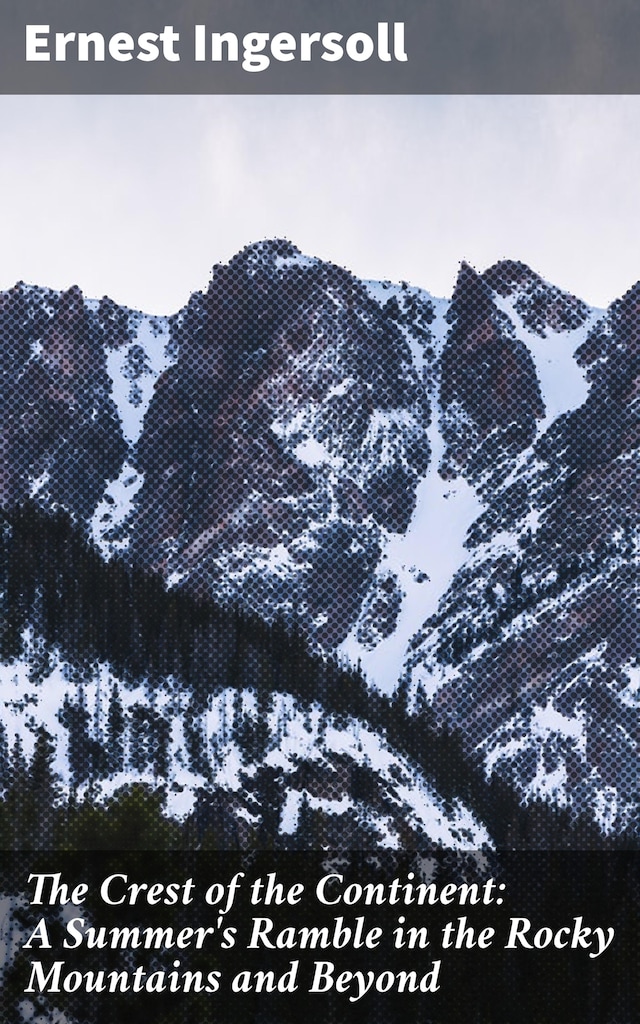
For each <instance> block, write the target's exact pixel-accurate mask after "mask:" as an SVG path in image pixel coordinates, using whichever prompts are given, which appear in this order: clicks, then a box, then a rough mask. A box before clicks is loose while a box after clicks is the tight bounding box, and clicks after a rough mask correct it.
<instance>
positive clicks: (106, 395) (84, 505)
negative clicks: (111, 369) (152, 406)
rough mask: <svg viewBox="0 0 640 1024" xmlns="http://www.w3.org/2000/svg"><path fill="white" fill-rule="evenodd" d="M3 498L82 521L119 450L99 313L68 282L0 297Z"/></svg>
mask: <svg viewBox="0 0 640 1024" xmlns="http://www.w3.org/2000/svg"><path fill="white" fill-rule="evenodd" d="M0 332H1V334H2V338H3V345H2V363H3V365H2V378H1V380H0V387H1V388H2V395H1V398H0V400H1V401H2V404H3V407H4V408H5V410H6V412H7V414H6V415H5V418H4V425H3V428H2V440H1V446H2V449H3V454H4V459H3V468H2V477H1V478H0V488H1V492H2V500H3V504H5V505H11V504H15V503H16V502H19V501H21V500H23V499H24V498H25V497H26V496H27V495H28V494H29V493H30V492H31V493H35V494H37V496H38V498H39V499H40V500H42V501H43V502H44V503H46V504H48V505H56V506H61V507H63V508H66V509H68V510H69V511H71V512H73V513H74V514H75V515H76V516H78V518H79V519H81V520H84V519H86V518H87V517H88V516H89V515H90V514H91V512H92V511H93V509H94V508H95V505H96V503H97V501H98V499H99V497H100V496H101V494H102V493H103V491H104V487H105V481H106V480H109V479H110V478H112V477H114V476H116V475H117V473H118V471H119V468H120V465H121V463H122V459H123V458H124V454H125V446H124V441H123V437H122V432H121V429H120V424H119V422H118V415H117V411H116V407H115V405H114V403H113V401H112V400H111V397H110V392H111V381H110V380H109V378H108V376H107V371H106V362H105V353H104V350H103V347H102V344H101V338H100V333H101V332H100V322H99V319H98V318H97V317H95V316H93V315H92V313H91V312H90V311H89V310H88V309H87V308H86V306H85V302H84V299H83V296H82V293H81V292H80V290H79V289H78V288H70V289H69V291H67V292H63V293H62V294H60V295H57V294H55V293H53V292H38V291H35V290H32V289H28V288H27V287H26V286H24V285H16V287H15V288H13V289H12V290H11V291H9V292H7V293H5V294H4V295H2V296H1V297H0Z"/></svg>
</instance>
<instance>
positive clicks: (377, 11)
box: [0, 0, 640, 93]
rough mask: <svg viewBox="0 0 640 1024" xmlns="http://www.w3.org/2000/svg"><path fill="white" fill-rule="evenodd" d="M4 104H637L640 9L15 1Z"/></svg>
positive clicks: (8, 22)
mask: <svg viewBox="0 0 640 1024" xmlns="http://www.w3.org/2000/svg"><path fill="white" fill-rule="evenodd" d="M8 8H10V9H8ZM28 58H30V59H28ZM0 92H3V93H639V92H640V2H638V0H313V2H311V0H21V2H20V3H17V2H11V0H9V2H5V3H4V4H3V9H2V10H1V11H0Z"/></svg>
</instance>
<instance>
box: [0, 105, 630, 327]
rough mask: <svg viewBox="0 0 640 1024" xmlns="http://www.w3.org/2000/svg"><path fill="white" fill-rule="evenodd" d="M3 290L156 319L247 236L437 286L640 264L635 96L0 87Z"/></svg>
mask: <svg viewBox="0 0 640 1024" xmlns="http://www.w3.org/2000/svg"><path fill="white" fill-rule="evenodd" d="M0 112H1V113H2V117H1V119H0V152H1V153H2V156H1V158H0V194H1V196H2V199H3V202H2V244H1V246H0V288H6V287H8V286H10V285H11V284H13V283H14V282H15V281H16V280H18V279H23V280H26V281H29V282H34V283H38V284H42V285H49V286H51V287H55V288H65V287H68V286H69V285H70V284H72V283H77V284H79V285H80V286H81V288H82V289H83V290H84V292H85V293H86V294H87V295H88V296H91V297H99V296H100V295H103V294H105V293H107V294H110V295H111V296H112V297H113V298H114V299H116V300H117V301H118V302H122V303H126V304H128V305H131V306H134V307H137V308H141V309H144V310H145V311H148V312H153V313H169V312H173V311H175V310H176V309H177V308H179V306H180V305H182V304H183V303H184V302H185V301H186V299H187V298H188V296H189V294H190V292H191V291H193V290H194V289H195V288H202V287H204V286H206V283H207V280H208V277H209V272H210V268H211V266H212V264H213V263H215V262H220V261H226V260H228V259H229V258H230V257H231V256H232V255H233V254H234V253H235V252H237V251H238V250H239V249H241V248H242V247H243V246H244V245H247V244H248V243H250V242H252V241H255V240H257V239H260V238H265V237H272V236H276V235H277V236H281V237H287V238H290V239H291V240H292V241H293V242H295V243H296V244H297V245H298V246H299V247H300V248H301V249H302V250H303V251H305V252H307V253H310V254H313V255H317V256H321V257H323V258H325V259H330V260H333V261H334V262H337V263H340V264H341V265H343V266H346V267H348V268H349V269H351V270H353V271H354V272H355V273H356V274H358V275H359V276H361V277H372V278H387V279H391V280H407V281H410V282H411V283H414V284H419V285H421V286H423V287H425V288H427V289H428V290H429V291H431V292H432V293H434V294H436V295H449V294H450V293H451V290H452V287H453V284H454V281H455V277H456V274H457V271H458V266H459V263H460V261H461V260H462V259H466V260H468V261H469V262H471V263H472V264H473V265H474V266H476V267H477V268H478V269H484V268H485V267H487V266H489V265H490V264H491V263H493V262H494V261H495V260H497V259H501V258H503V257H511V258H514V259H520V260H522V261H524V262H526V263H529V264H530V265H531V266H532V267H533V268H534V269H536V270H538V271H539V272H540V273H541V274H543V276H545V277H547V278H548V279H549V280H551V281H553V282H554V283H556V284H559V285H561V286H562V287H565V288H568V289H569V290H571V291H573V292H575V293H576V294H578V295H580V296H581V297H583V298H584V299H586V300H587V301H588V302H590V303H592V304H594V305H599V306H605V305H607V304H608V303H609V302H610V301H611V300H612V299H614V298H616V297H617V296H619V295H620V294H621V293H623V292H624V291H625V290H626V289H627V288H628V287H630V285H632V284H633V283H634V282H635V281H636V280H637V279H638V278H640V244H639V241H638V240H639V238H640V188H639V187H638V182H639V181H640V96H626V97H625V96H612V97H607V96H600V97H589V96H578V97H566V96H560V97H558V96H542V97H518V96H489V97H482V96H467V97H464V96H461V97H455V96H442V97H430V96H417V97H414V96H383V97H380V96H332V97H330V96H301V97H297V96H262V97H254V96H219V97H207V96H196V97H189V96H163V97H156V96H134V97H121V96H113V97H112V96H76V97H74V96H52V97H47V96H34V97H19V96H2V97H0Z"/></svg>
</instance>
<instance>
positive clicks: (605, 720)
mask: <svg viewBox="0 0 640 1024" xmlns="http://www.w3.org/2000/svg"><path fill="white" fill-rule="evenodd" d="M639 316H640V289H639V288H638V287H636V288H634V289H632V290H631V291H630V292H629V293H627V295H625V296H624V297H623V298H622V299H620V300H619V301H618V302H616V303H614V304H613V305H612V306H611V308H610V309H609V310H608V311H607V312H606V313H605V314H595V313H594V311H592V310H590V309H588V307H587V306H585V304H584V303H582V302H581V301H580V300H579V299H577V298H575V297H573V296H571V295H568V294H567V293H565V292H562V291H560V290H559V289H557V288H555V287H554V286H552V285H550V284H548V283H547V282H545V281H544V280H543V279H542V278H541V277H539V276H538V275H537V274H536V273H534V272H533V271H532V270H530V269H529V268H528V267H526V266H525V265H524V264H521V263H517V262H514V261H512V260H504V261H502V262H500V263H498V264H496V265H495V266H493V267H491V268H489V269H488V270H486V271H485V272H483V273H479V272H477V271H476V270H474V269H473V268H472V267H470V266H468V265H467V264H462V266H461V269H460V274H459V278H458V282H457V285H456V288H455V290H454V293H453V295H452V297H451V300H450V301H445V300H435V299H433V298H431V297H430V296H429V295H428V294H427V293H426V292H424V291H422V290H420V289H418V288H415V287H410V286H408V285H406V284H398V285H393V284H389V283H379V282H363V281H360V280H358V279H357V278H355V277H354V276H353V275H352V274H351V273H349V272H348V271H347V270H345V269H342V268H340V267H337V266H335V265H333V264H329V263H326V262H323V261H321V260H319V259H315V258H313V257H309V256H305V255H303V254H302V253H301V252H300V251H299V250H298V249H297V248H296V247H295V246H294V245H293V244H292V243H290V242H288V241H286V240H282V239H276V240H270V241H263V242H258V243H255V244H253V245H250V246H248V247H247V248H246V249H244V250H243V251H242V252H240V253H239V254H238V255H237V256H235V257H234V258H233V259H232V260H231V261H230V262H229V264H228V265H224V266H222V265H217V266H215V267H214V268H213V272H212V275H211V280H210V284H209V286H208V288H207V289H206V290H205V291H203V292H197V293H194V294H193V295H192V296H191V298H190V300H189V302H188V303H187V304H186V306H185V307H184V308H183V309H181V310H180V311H179V312H177V313H176V314H175V315H174V316H171V317H168V318H162V317H152V316H146V315H145V314H143V313H139V312H136V311H133V310H129V309H124V308H122V307H119V306H117V305H116V304H115V303H114V302H113V301H111V300H110V299H108V298H106V297H105V298H103V299H100V300H94V299H89V298H87V297H85V296H83V295H82V293H81V292H80V290H79V289H77V288H70V289H69V290H68V291H66V292H63V293H60V292H54V291H51V290H48V289H47V288H45V287H36V286H27V285H25V284H18V285H16V286H15V287H14V288H12V289H11V290H9V291H7V292H5V293H3V294H2V295H1V296H0V337H1V338H2V344H1V346H0V374H1V377H0V388H1V389H2V405H3V409H4V416H3V423H2V429H1V431H0V447H1V459H0V504H1V507H2V518H1V527H2V529H1V540H0V542H1V543H2V572H3V578H2V583H1V594H2V602H3V607H2V619H1V624H0V647H1V654H2V666H1V668H0V684H1V687H2V701H3V706H4V708H5V714H4V716H3V721H2V728H1V731H0V775H1V780H2V790H3V800H2V803H1V805H0V841H1V842H2V845H3V846H4V848H5V849H11V848H15V849H18V848H29V849H34V848H40V847H41V848H51V847H54V848H66V849H91V848H94V847H97V848H109V849H131V848H140V847H142V848H144V847H147V848H155V849H173V848H179V849H192V848H199V849H202V848H204V849H235V850H251V849H300V848H302V849H315V850H318V849H337V848H340V849H346V850H349V849H353V848H363V849H372V848H385V847H390V848H396V849H410V848H414V847H416V846H417V845H422V844H427V845H433V846H437V847H440V846H441V847H443V848H451V849H456V850H472V849H478V848H486V849H489V848H491V847H498V848H500V849H511V848H529V847H539V848H555V847H563V848H569V849H573V848H582V847H588V848H592V847H593V848H601V847H602V848H609V847H612V846H623V847H625V846H633V845H635V844H637V839H638V792H637V777H638V772H637V763H638V736H639V733H638V709H639V706H640V705H639V696H638V694H639V686H640V665H639V663H638V649H637V640H638V635H639V631H638V587H637V566H638V558H637V552H638V540H637V538H638V507H639V502H638V479H639V475H638V472H637V440H638V403H637V386H638V379H639V378H638V371H639V365H638V335H639V325H640V319H639ZM563 360H564V362H563ZM556 366H557V367H558V368H559V369H557V371H556V370H554V367H556ZM549 367H551V370H549V369H548V368H549ZM563 367H564V368H569V367H570V369H566V372H567V375H568V376H567V381H569V379H571V380H572V381H573V379H574V377H573V376H571V375H572V374H573V375H577V376H576V379H579V382H580V387H581V388H582V389H583V390H582V392H581V393H580V395H579V398H578V399H576V400H575V401H570V400H567V401H566V402H565V403H564V405H563V404H562V402H563V382H562V380H560V383H558V377H557V374H559V373H561V372H565V371H564V370H563V369H562V368H563ZM553 373H556V377H555V378H554V377H553ZM567 386H568V384H567ZM572 386H573V385H572ZM576 394H577V392H576ZM425 495H426V497H425ZM432 495H436V496H437V499H438V501H439V503H440V504H439V506H438V507H441V509H442V510H444V511H442V514H440V518H439V519H437V520H436V519H433V518H432V520H428V513H429V511H430V508H429V501H430V500H431V496H432ZM434 500H435V499H434ZM465 502H466V504H465ZM460 509H462V510H463V512H464V510H465V509H466V510H467V512H466V513H465V514H466V515H467V519H466V520H464V518H463V517H462V513H461V512H460ZM448 510H450V515H449V512H448ZM425 516H426V517H427V518H425ZM424 522H429V526H428V528H425V529H424V530H422V527H421V525H420V524H421V523H424ZM460 524H462V525H460ZM454 526H455V529H456V530H458V533H459V534H460V538H461V539H460V550H459V552H458V554H457V555H456V559H457V560H456V561H455V562H454V564H453V565H452V566H450V568H449V570H448V572H447V573H444V571H441V565H442V564H444V563H443V559H444V560H445V561H446V557H447V555H448V552H449V549H450V548H451V547H452V546H453V541H452V539H451V537H452V533H451V534H450V528H451V531H453V530H454ZM421 530H422V532H421ZM438 587H440V589H439V590H438V589H437V588H438ZM423 594H426V595H428V597H423V596H422V595H423ZM403 630H404V632H403ZM394 644H395V645H396V648H397V652H398V653H397V654H395V655H394V657H395V661H392V660H391V656H390V655H389V651H390V650H394V647H393V645H394ZM378 659H380V664H382V663H383V659H389V660H388V661H384V664H385V665H387V664H389V665H390V666H392V667H390V668H389V669H388V670H387V671H388V672H389V673H392V674H391V675H390V676H389V677H388V678H387V680H386V681H387V684H388V685H387V687H386V690H385V689H384V688H381V687H379V686H377V685H375V682H376V680H375V678H374V681H373V682H372V678H369V679H368V681H367V678H365V674H364V673H365V671H366V672H367V673H368V674H370V672H371V671H373V672H374V673H375V668H376V661H377V660H378ZM361 669H363V670H364V671H361Z"/></svg>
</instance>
